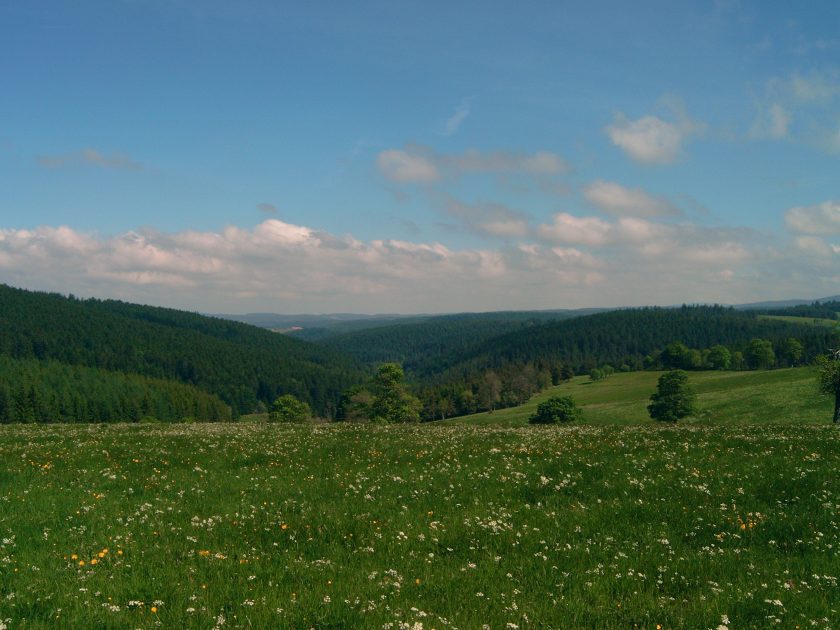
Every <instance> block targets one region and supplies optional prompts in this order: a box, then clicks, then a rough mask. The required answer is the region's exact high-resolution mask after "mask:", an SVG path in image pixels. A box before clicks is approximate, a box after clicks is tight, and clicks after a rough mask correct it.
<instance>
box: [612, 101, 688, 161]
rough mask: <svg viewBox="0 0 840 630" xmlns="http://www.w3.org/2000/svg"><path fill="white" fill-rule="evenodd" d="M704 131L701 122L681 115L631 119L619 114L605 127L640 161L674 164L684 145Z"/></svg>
mask: <svg viewBox="0 0 840 630" xmlns="http://www.w3.org/2000/svg"><path fill="white" fill-rule="evenodd" d="M701 130H702V125H701V124H700V123H698V122H696V121H693V120H691V119H689V118H688V117H687V116H684V115H682V114H680V115H678V119H677V120H676V121H674V122H669V121H666V120H663V119H662V118H659V117H657V116H644V117H642V118H639V119H637V120H629V119H628V118H627V117H625V116H624V114H622V113H619V114H617V115H616V117H615V120H614V121H613V123H612V124H611V125H608V126H607V128H606V132H607V135H608V136H609V138H610V140H612V142H613V144H614V145H616V146H617V147H619V148H620V149H621V150H622V151H624V153H625V154H626V155H627V156H629V157H630V158H632V159H633V160H635V161H636V162H639V163H641V164H649V165H653V164H671V163H673V162H676V161H677V159H678V158H679V157H680V154H681V152H682V147H683V144H684V143H685V142H686V141H687V140H688V139H689V138H690V137H692V136H694V135H696V134H698V133H699V132H700V131H701Z"/></svg>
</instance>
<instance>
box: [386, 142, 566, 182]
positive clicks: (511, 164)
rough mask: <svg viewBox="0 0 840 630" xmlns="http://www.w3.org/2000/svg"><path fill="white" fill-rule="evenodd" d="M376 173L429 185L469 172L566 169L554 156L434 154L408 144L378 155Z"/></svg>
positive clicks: (550, 173)
mask: <svg viewBox="0 0 840 630" xmlns="http://www.w3.org/2000/svg"><path fill="white" fill-rule="evenodd" d="M377 165H378V167H379V172H380V173H381V174H382V175H383V176H384V177H385V178H386V179H388V180H390V181H392V182H396V183H401V184H404V183H431V182H435V181H438V180H440V179H442V178H443V177H450V178H457V177H460V176H462V175H465V174H470V173H495V174H513V173H524V174H528V175H533V176H555V175H560V174H562V173H565V172H566V171H567V170H568V165H567V164H566V162H565V161H564V160H563V158H561V157H560V156H559V155H557V154H556V153H551V152H549V151H537V152H536V153H531V154H528V153H515V152H510V151H491V152H482V151H476V150H469V151H465V152H464V153H456V154H444V153H436V152H435V151H433V150H432V149H431V148H429V147H425V146H422V145H416V144H412V145H407V146H406V147H405V148H403V149H388V150H386V151H382V152H381V153H380V154H379V155H378V156H377Z"/></svg>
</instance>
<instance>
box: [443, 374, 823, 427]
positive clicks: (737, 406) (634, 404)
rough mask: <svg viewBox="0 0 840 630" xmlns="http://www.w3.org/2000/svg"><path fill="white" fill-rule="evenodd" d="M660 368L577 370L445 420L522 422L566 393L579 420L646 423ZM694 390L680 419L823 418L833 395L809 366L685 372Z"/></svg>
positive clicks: (749, 421)
mask: <svg viewBox="0 0 840 630" xmlns="http://www.w3.org/2000/svg"><path fill="white" fill-rule="evenodd" d="M660 374H661V372H628V373H617V374H613V375H612V376H610V377H608V378H607V379H605V380H603V381H597V382H592V381H591V380H590V379H589V377H588V376H580V377H576V378H574V379H572V381H571V382H569V383H564V384H562V385H559V386H557V387H552V388H550V389H549V390H546V391H545V392H542V393H541V394H538V395H536V396H534V397H533V398H532V399H531V400H529V401H528V402H527V403H525V404H524V405H522V406H520V407H513V408H511V409H500V410H497V411H494V412H492V413H479V414H474V415H471V416H463V417H461V418H455V419H452V420H449V421H447V422H448V423H453V424H476V425H497V426H521V425H524V424H527V422H528V418H529V417H530V416H531V414H533V413H534V411H536V408H537V405H538V404H539V403H540V402H542V401H544V400H546V399H547V398H549V397H551V396H557V395H564V396H565V395H568V396H572V398H574V400H575V402H577V403H578V405H579V406H581V407H582V408H583V423H584V424H593V425H605V424H619V425H629V424H649V423H651V422H652V420H651V419H650V417H649V416H648V413H647V405H648V402H649V398H650V395H651V394H652V393H653V392H654V391H655V390H656V383H657V380H658V378H659V375H660ZM689 384H690V385H691V387H692V388H693V389H694V391H695V392H696V393H697V395H698V407H699V412H698V414H697V415H696V417H693V418H688V419H686V420H683V421H682V423H684V424H714V425H719V424H724V425H726V424H765V423H780V422H782V423H783V422H788V421H789V420H790V419H796V422H797V423H807V424H812V423H813V424H825V423H826V422H829V421H830V420H831V414H832V408H833V407H832V404H833V401H831V400H829V399H828V398H827V397H824V396H820V395H819V394H818V393H817V385H816V372H815V369H814V368H788V369H782V370H769V371H756V372H689Z"/></svg>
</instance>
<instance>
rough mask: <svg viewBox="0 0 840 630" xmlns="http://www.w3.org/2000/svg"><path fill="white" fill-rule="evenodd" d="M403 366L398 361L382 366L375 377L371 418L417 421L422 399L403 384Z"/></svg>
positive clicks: (377, 419)
mask: <svg viewBox="0 0 840 630" xmlns="http://www.w3.org/2000/svg"><path fill="white" fill-rule="evenodd" d="M404 376H405V374H404V373H403V369H402V367H400V366H399V365H397V364H396V363H385V364H384V365H382V366H380V368H379V370H377V372H376V376H374V377H373V383H372V390H373V391H372V393H373V399H372V400H371V401H370V407H369V410H370V419H371V420H373V421H376V422H417V421H419V420H420V401H419V400H418V399H417V397H416V396H413V395H411V394H410V393H408V390H407V389H406V386H405V385H404V384H403V378H404Z"/></svg>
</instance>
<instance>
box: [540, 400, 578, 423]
mask: <svg viewBox="0 0 840 630" xmlns="http://www.w3.org/2000/svg"><path fill="white" fill-rule="evenodd" d="M580 418H581V411H580V407H578V406H577V405H576V404H575V401H574V400H573V399H572V397H571V396H554V397H552V398H549V399H548V400H546V401H545V402H541V403H540V404H539V405H537V411H536V413H535V414H534V415H532V416H531V417H530V418H529V419H528V422H530V423H531V424H555V423H557V422H572V421H574V420H580Z"/></svg>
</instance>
